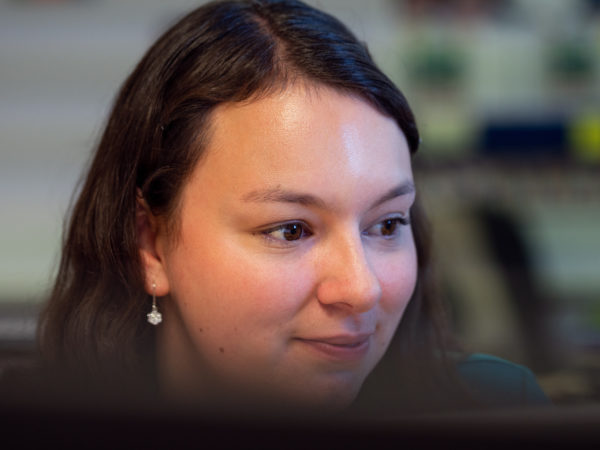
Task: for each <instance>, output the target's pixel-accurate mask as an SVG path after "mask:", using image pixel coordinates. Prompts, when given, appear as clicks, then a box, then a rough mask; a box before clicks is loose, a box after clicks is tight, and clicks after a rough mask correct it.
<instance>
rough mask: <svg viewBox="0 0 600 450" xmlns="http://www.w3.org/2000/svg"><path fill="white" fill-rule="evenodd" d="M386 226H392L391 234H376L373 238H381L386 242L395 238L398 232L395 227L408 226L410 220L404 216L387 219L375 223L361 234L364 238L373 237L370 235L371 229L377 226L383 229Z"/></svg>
mask: <svg viewBox="0 0 600 450" xmlns="http://www.w3.org/2000/svg"><path fill="white" fill-rule="evenodd" d="M387 225H390V226H393V229H392V230H391V234H389V235H386V234H382V233H377V234H375V237H381V238H383V239H386V240H389V239H394V238H397V237H398V234H399V233H400V231H399V230H397V229H396V227H397V226H401V227H402V226H407V225H410V219H409V218H408V217H404V216H394V217H387V218H385V219H383V220H382V221H380V222H377V223H376V224H375V225H373V226H371V227H369V228H368V229H367V230H365V231H364V232H363V234H364V235H365V236H373V234H372V233H370V230H372V229H373V228H375V227H378V226H379V227H383V226H387Z"/></svg>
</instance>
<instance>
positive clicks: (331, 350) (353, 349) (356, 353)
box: [296, 333, 373, 361]
mask: <svg viewBox="0 0 600 450" xmlns="http://www.w3.org/2000/svg"><path fill="white" fill-rule="evenodd" d="M372 335H373V333H361V334H342V335H336V336H327V337H314V338H313V337H311V338H296V341H298V342H300V343H301V344H303V345H304V346H306V347H307V348H308V349H309V350H311V351H312V352H314V353H316V354H318V355H319V356H321V357H325V358H328V359H332V360H336V361H356V360H360V359H362V358H363V357H364V356H365V355H366V354H367V352H368V351H369V347H370V344H371V336H372Z"/></svg>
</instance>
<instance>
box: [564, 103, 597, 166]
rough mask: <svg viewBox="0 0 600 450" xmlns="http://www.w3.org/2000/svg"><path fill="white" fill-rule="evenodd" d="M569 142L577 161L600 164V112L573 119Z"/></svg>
mask: <svg viewBox="0 0 600 450" xmlns="http://www.w3.org/2000/svg"><path fill="white" fill-rule="evenodd" d="M569 140H570V143H571V148H572V149H573V154H574V156H575V158H576V159H577V160H579V161H582V162H586V163H599V162H600V111H592V112H588V113H583V114H580V115H579V116H577V117H575V118H574V119H573V121H572V122H571V126H570V127H569Z"/></svg>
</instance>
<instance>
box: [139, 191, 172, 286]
mask: <svg viewBox="0 0 600 450" xmlns="http://www.w3.org/2000/svg"><path fill="white" fill-rule="evenodd" d="M136 197H137V198H136V233H137V243H138V251H139V252H140V259H141V261H142V269H143V271H144V280H145V281H144V285H145V289H146V292H147V293H148V294H150V295H152V294H153V292H154V286H153V284H156V295H157V296H159V297H162V296H165V295H167V294H168V293H169V292H170V286H169V277H168V276H167V271H166V267H165V265H164V249H163V246H162V245H161V243H162V240H161V239H159V230H160V223H159V220H158V218H157V217H156V216H154V215H153V214H152V211H150V208H149V207H148V204H147V203H146V201H145V200H144V197H143V196H142V192H141V191H140V189H138V190H137V195H136Z"/></svg>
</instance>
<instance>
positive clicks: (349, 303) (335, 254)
mask: <svg viewBox="0 0 600 450" xmlns="http://www.w3.org/2000/svg"><path fill="white" fill-rule="evenodd" d="M320 265H321V269H322V273H321V278H320V282H319V284H318V287H317V298H318V300H319V302H320V303H322V304H324V305H336V306H339V307H341V308H345V309H348V310H350V311H351V312H352V313H362V312H366V311H368V310H370V309H372V308H373V307H374V306H375V305H376V304H377V302H378V301H379V299H380V297H381V285H380V283H379V280H378V279H377V277H376V275H375V273H374V272H373V270H372V268H371V267H370V265H369V262H368V260H367V257H366V254H365V249H364V246H363V243H362V240H361V238H360V236H353V237H350V238H347V239H341V240H337V241H335V242H331V244H330V245H329V246H328V248H327V249H326V250H325V251H324V252H323V255H322V258H321V264H320Z"/></svg>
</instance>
